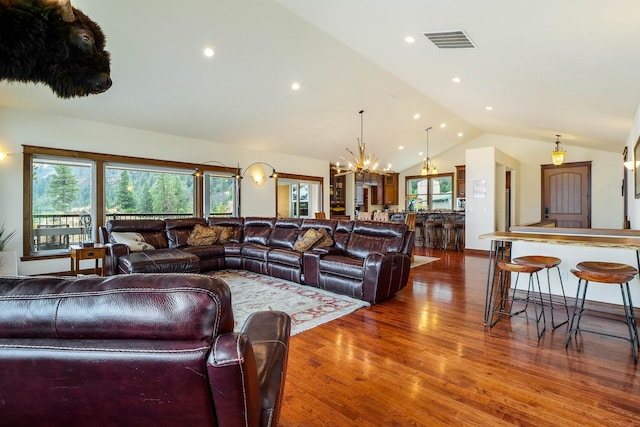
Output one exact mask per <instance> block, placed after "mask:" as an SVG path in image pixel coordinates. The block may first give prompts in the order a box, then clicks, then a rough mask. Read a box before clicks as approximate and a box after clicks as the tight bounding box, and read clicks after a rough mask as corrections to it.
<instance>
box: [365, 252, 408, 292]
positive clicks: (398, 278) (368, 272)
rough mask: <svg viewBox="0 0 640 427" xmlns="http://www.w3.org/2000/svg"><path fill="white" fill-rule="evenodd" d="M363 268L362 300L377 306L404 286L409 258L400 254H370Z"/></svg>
mask: <svg viewBox="0 0 640 427" xmlns="http://www.w3.org/2000/svg"><path fill="white" fill-rule="evenodd" d="M363 268H364V274H363V282H362V287H363V295H362V299H363V300H365V301H367V302H370V303H371V304H377V303H379V302H382V301H384V300H386V299H388V298H390V297H391V296H393V295H394V294H395V293H396V292H398V291H399V290H400V289H402V288H403V287H405V286H406V284H407V282H408V280H409V269H410V268H411V258H410V257H409V256H408V255H407V254H404V253H402V252H385V253H381V252H371V253H369V255H367V257H366V258H365V260H364V265H363Z"/></svg>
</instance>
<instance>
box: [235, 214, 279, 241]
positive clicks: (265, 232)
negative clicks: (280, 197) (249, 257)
mask: <svg viewBox="0 0 640 427" xmlns="http://www.w3.org/2000/svg"><path fill="white" fill-rule="evenodd" d="M275 222H276V220H275V218H258V217H248V218H245V220H244V229H243V233H242V234H243V236H242V242H243V243H257V244H259V245H263V246H268V244H269V236H270V235H271V230H273V226H274V225H275Z"/></svg>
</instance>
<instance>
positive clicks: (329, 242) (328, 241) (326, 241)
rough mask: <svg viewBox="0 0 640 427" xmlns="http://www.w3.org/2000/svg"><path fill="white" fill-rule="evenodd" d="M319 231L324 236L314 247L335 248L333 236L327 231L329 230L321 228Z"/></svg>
mask: <svg viewBox="0 0 640 427" xmlns="http://www.w3.org/2000/svg"><path fill="white" fill-rule="evenodd" d="M318 231H319V232H320V234H322V237H321V238H320V240H318V241H317V242H316V244H315V245H313V247H314V248H326V247H329V246H333V239H332V238H331V236H329V232H328V231H327V229H326V228H320V229H319V230H318Z"/></svg>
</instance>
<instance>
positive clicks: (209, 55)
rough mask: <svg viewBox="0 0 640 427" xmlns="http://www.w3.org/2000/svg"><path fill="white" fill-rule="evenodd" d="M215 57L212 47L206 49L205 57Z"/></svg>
mask: <svg viewBox="0 0 640 427" xmlns="http://www.w3.org/2000/svg"><path fill="white" fill-rule="evenodd" d="M213 55H215V51H214V50H213V49H211V48H210V47H207V48H205V50H204V56H206V57H208V58H211V57H212V56H213Z"/></svg>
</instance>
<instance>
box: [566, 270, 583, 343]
mask: <svg viewBox="0 0 640 427" xmlns="http://www.w3.org/2000/svg"><path fill="white" fill-rule="evenodd" d="M588 285H589V282H588V281H587V280H585V281H584V289H583V291H582V301H580V288H581V286H582V279H580V280H578V290H577V292H576V302H575V304H574V306H573V316H572V317H571V324H570V325H569V333H568V334H567V342H566V344H565V346H564V347H565V348H568V347H569V343H570V342H571V335H576V336H577V335H578V330H579V329H580V319H581V318H582V312H584V300H585V297H586V295H587V286H588ZM579 302H580V309H579V310H578V303H579ZM576 316H578V321H577V322H576V321H575V320H576ZM574 323H575V324H576V327H575V328H574V327H573V324H574Z"/></svg>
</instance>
